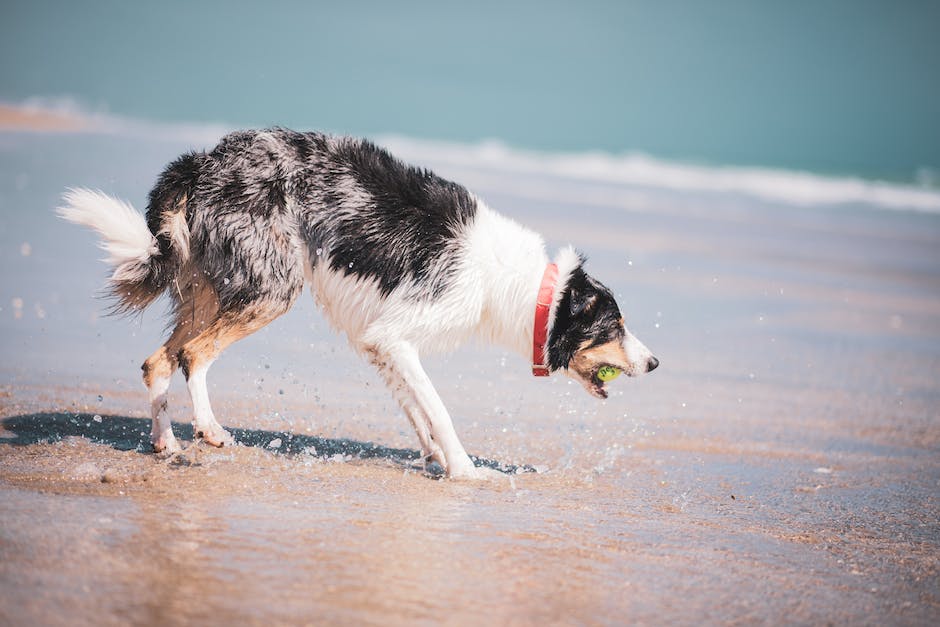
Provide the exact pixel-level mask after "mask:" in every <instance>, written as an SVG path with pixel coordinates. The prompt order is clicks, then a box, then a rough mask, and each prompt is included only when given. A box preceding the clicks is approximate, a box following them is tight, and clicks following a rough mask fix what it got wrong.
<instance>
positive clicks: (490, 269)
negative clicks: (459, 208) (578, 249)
mask: <svg viewBox="0 0 940 627" xmlns="http://www.w3.org/2000/svg"><path fill="white" fill-rule="evenodd" d="M477 226H478V229H479V230H478V231H476V232H475V234H474V235H475V236H474V238H473V241H472V243H471V255H473V256H474V259H473V263H476V264H479V267H482V268H483V270H484V274H483V276H484V284H483V285H482V286H481V288H482V289H483V290H484V292H485V298H484V306H483V311H482V312H481V317H480V326H479V333H480V335H481V336H482V337H483V338H484V339H485V340H487V341H489V342H492V343H494V344H498V345H501V346H504V347H506V348H509V349H511V350H513V351H515V352H517V353H519V354H520V355H522V356H523V357H525V359H526V361H528V362H530V361H531V360H532V340H533V329H534V321H535V306H536V300H537V297H538V291H539V286H540V285H541V282H542V276H543V274H544V273H545V266H546V265H547V264H548V263H549V258H548V255H547V254H546V253H545V244H544V242H543V241H542V238H541V237H539V236H538V235H537V234H536V233H533V232H532V231H530V230H528V229H526V228H524V227H522V226H520V225H518V224H516V223H515V222H513V221H512V220H510V219H508V218H506V217H504V216H502V215H500V214H498V213H496V212H495V211H492V210H491V209H489V208H488V207H486V206H485V205H483V204H482V203H480V206H479V214H478V219H477ZM554 261H555V263H557V264H558V270H559V273H558V281H557V283H556V285H555V290H554V294H553V298H552V306H551V308H550V310H549V319H548V330H549V332H551V328H552V324H553V323H554V320H555V308H556V306H557V304H558V302H559V301H560V300H561V296H562V293H563V291H564V290H565V287H566V285H567V282H568V278H569V277H570V275H571V272H572V271H573V270H574V268H576V267H578V266H580V264H581V261H580V259H579V258H578V256H577V253H575V252H574V250H572V249H570V248H565V249H562V251H561V252H560V253H559V254H558V256H557V257H556V259H555V260H554Z"/></svg>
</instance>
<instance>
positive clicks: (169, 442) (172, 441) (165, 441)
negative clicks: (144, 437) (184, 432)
mask: <svg viewBox="0 0 940 627" xmlns="http://www.w3.org/2000/svg"><path fill="white" fill-rule="evenodd" d="M150 444H151V445H152V446H153V452H154V453H156V455H157V456H158V457H170V456H172V455H176V454H177V453H180V452H182V450H183V447H182V446H180V443H179V442H178V441H177V440H176V438H175V437H173V436H170V437H159V438H156V439H154V440H151V442H150Z"/></svg>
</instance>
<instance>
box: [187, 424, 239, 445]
mask: <svg viewBox="0 0 940 627" xmlns="http://www.w3.org/2000/svg"><path fill="white" fill-rule="evenodd" d="M193 434H194V436H195V437H197V438H200V439H202V441H203V442H205V443H206V444H211V445H212V446H216V447H218V448H222V447H225V446H234V445H235V438H233V437H232V434H231V433H229V432H228V431H226V430H225V429H223V428H222V427H221V426H219V425H217V424H215V425H210V426H208V427H193Z"/></svg>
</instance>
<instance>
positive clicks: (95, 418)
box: [92, 396, 101, 422]
mask: <svg viewBox="0 0 940 627" xmlns="http://www.w3.org/2000/svg"><path fill="white" fill-rule="evenodd" d="M98 398H101V397H100V396H99V397H98ZM92 420H94V421H95V422H101V415H100V414H95V416H94V418H92Z"/></svg>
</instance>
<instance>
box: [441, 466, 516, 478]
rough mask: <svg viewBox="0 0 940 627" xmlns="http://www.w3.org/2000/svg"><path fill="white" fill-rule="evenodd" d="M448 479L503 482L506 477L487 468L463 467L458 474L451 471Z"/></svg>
mask: <svg viewBox="0 0 940 627" xmlns="http://www.w3.org/2000/svg"><path fill="white" fill-rule="evenodd" d="M447 478H448V479H452V480H455V481H503V480H505V479H506V475H505V474H503V473H501V472H500V471H498V470H494V469H492V468H488V467H486V466H474V465H472V464H471V465H470V466H469V467H466V466H465V467H462V468H460V469H459V471H457V472H453V471H449V472H448V473H447Z"/></svg>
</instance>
